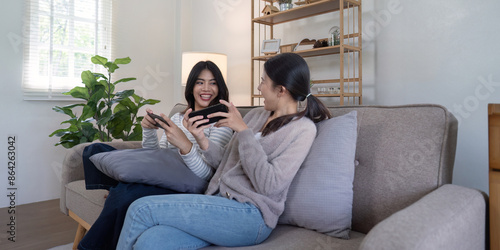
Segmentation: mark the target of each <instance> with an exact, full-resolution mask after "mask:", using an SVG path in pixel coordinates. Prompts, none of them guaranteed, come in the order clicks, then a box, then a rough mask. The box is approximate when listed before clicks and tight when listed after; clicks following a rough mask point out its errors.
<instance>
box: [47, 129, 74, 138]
mask: <svg viewBox="0 0 500 250" xmlns="http://www.w3.org/2000/svg"><path fill="white" fill-rule="evenodd" d="M67 133H71V131H68V129H66V128H63V129H58V130H56V131H54V132H52V134H50V135H49V137H52V136H54V135H55V136H57V137H61V136H63V135H65V134H67Z"/></svg>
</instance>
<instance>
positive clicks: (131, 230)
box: [117, 194, 272, 250]
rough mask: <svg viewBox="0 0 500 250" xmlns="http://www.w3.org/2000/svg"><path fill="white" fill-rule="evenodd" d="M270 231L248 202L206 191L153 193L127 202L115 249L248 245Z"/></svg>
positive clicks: (261, 238) (262, 239)
mask: <svg viewBox="0 0 500 250" xmlns="http://www.w3.org/2000/svg"><path fill="white" fill-rule="evenodd" d="M271 231H272V228H270V227H268V226H267V225H266V224H265V222H264V219H263V218H262V214H261V212H260V210H259V209H258V208H257V207H255V206H254V205H252V204H250V203H240V202H238V201H236V200H229V199H226V198H224V197H221V196H210V195H197V194H175V195H157V196H149V197H144V198H141V199H138V200H137V201H135V202H134V203H132V205H130V207H129V210H128V211H127V217H126V218H125V223H124V225H123V229H122V232H121V234H120V239H119V240H118V246H117V249H120V250H122V249H132V248H134V249H148V250H151V249H198V248H202V247H205V246H209V245H210V244H215V245H219V246H228V247H232V246H249V245H255V244H259V243H261V242H262V241H264V240H265V239H267V237H268V236H269V234H270V233H271Z"/></svg>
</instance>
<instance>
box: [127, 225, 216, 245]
mask: <svg viewBox="0 0 500 250" xmlns="http://www.w3.org/2000/svg"><path fill="white" fill-rule="evenodd" d="M172 239H175V240H172ZM208 245H210V244H209V243H208V242H206V241H204V240H201V239H199V238H197V237H194V236H192V235H190V234H188V233H186V232H184V231H182V230H179V229H177V228H174V227H170V226H165V225H158V226H154V227H151V228H149V229H148V230H146V231H144V232H143V233H142V234H141V235H140V236H139V238H138V239H137V241H136V243H135V245H134V249H139V250H141V249H148V250H149V249H199V248H202V247H206V246H208Z"/></svg>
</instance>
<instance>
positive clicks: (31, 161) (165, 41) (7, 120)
mask: <svg viewBox="0 0 500 250" xmlns="http://www.w3.org/2000/svg"><path fill="white" fill-rule="evenodd" d="M179 2H180V0H175V1H174V0H171V1H163V0H148V1H147V4H138V2H137V1H133V0H120V1H114V7H115V9H114V10H115V11H114V14H115V16H114V19H115V20H114V21H115V22H116V23H117V24H118V25H117V26H116V29H115V30H114V33H115V35H116V38H117V46H116V48H115V56H114V57H127V56H130V57H131V58H132V62H131V63H130V64H129V65H124V66H122V67H121V68H120V69H118V70H117V73H118V75H116V76H114V77H115V79H118V77H137V80H136V81H133V82H127V83H121V84H120V85H121V86H120V88H121V89H124V88H127V89H130V88H134V89H136V91H137V92H138V94H139V95H141V96H143V97H145V98H154V99H159V100H161V103H159V104H157V105H155V106H153V107H152V108H153V110H155V111H157V112H158V113H159V112H165V113H167V114H168V112H169V110H170V109H171V107H172V106H173V105H174V104H175V103H176V102H178V97H177V96H176V94H175V91H176V90H177V89H179V88H180V87H178V86H179V85H178V84H174V81H175V75H176V74H175V72H174V70H175V67H176V66H175V59H176V58H175V55H176V53H175V52H176V51H177V50H176V46H177V44H176V43H178V40H179V39H177V38H176V37H177V36H176V35H175V32H179V30H178V29H177V27H176V18H177V17H176V14H175V13H176V10H177V8H178V6H179V4H178V3H179ZM23 3H24V1H6V0H2V2H1V6H2V8H1V10H0V35H1V37H2V39H0V55H1V57H2V59H1V60H0V72H1V75H2V77H1V78H0V83H1V86H2V91H1V92H0V106H1V107H2V108H1V109H0V116H1V117H2V123H1V125H0V131H1V132H0V135H1V138H3V139H1V140H3V141H4V142H3V143H2V145H4V146H3V148H2V149H0V152H3V153H2V155H4V156H6V155H7V137H8V135H16V136H18V138H17V156H18V158H17V166H16V167H17V173H16V174H17V183H16V184H17V186H18V188H19V189H18V190H17V194H16V195H17V196H16V198H17V200H16V205H20V204H25V203H32V202H37V201H43V200H49V199H55V198H58V197H59V194H60V168H61V165H62V162H63V159H64V154H65V152H66V149H64V148H63V147H61V146H58V147H54V146H53V145H54V144H55V143H56V142H57V141H58V139H59V138H55V137H54V138H49V137H48V135H49V134H50V133H52V131H54V130H56V129H58V128H61V126H60V125H59V123H60V122H61V121H63V120H65V119H67V117H66V116H64V115H62V114H59V113H56V112H54V111H52V107H53V106H56V105H66V104H69V102H49V101H24V100H23V95H22V89H21V81H22V63H23V51H22V43H20V42H19V41H21V40H22V38H23V32H22V30H23V28H25V26H24V23H23V15H24V7H23ZM182 99H183V98H182V97H181V100H182ZM140 113H141V114H142V115H143V114H144V113H145V112H144V110H141V112H140ZM4 160H5V161H4V163H3V166H4V168H2V169H1V170H0V188H2V189H4V190H5V191H4V192H3V193H6V192H7V178H8V176H7V175H8V173H7V167H6V166H7V160H6V157H5V159H4ZM2 197H3V198H1V197H0V207H6V206H8V205H9V203H10V202H9V200H8V198H7V197H6V196H2Z"/></svg>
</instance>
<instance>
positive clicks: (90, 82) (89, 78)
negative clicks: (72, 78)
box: [81, 70, 97, 90]
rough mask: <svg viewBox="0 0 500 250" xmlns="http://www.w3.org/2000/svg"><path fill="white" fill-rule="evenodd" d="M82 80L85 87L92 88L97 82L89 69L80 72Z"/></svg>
mask: <svg viewBox="0 0 500 250" xmlns="http://www.w3.org/2000/svg"><path fill="white" fill-rule="evenodd" d="M81 78H82V82H83V84H85V86H86V87H87V88H89V89H90V90H92V89H93V88H94V86H95V85H96V83H97V79H96V76H95V75H94V74H93V73H92V72H90V70H86V71H83V72H82V74H81Z"/></svg>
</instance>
